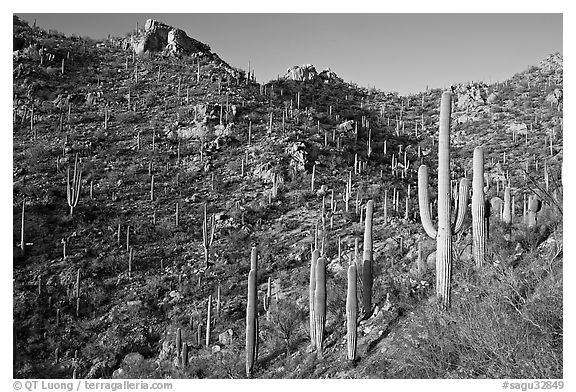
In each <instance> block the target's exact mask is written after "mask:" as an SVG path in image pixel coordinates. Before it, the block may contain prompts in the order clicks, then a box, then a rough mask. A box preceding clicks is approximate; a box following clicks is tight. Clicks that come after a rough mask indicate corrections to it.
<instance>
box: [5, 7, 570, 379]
mask: <svg viewBox="0 0 576 392" xmlns="http://www.w3.org/2000/svg"><path fill="white" fill-rule="evenodd" d="M163 26H165V25H163V24H161V23H160V22H150V23H147V25H146V27H145V29H144V31H143V32H141V33H140V35H137V36H134V37H127V38H121V39H120V38H111V39H108V40H103V41H90V40H84V39H79V38H75V37H64V36H62V35H60V34H55V33H48V32H45V31H42V30H40V29H38V28H35V27H30V26H28V25H27V24H26V23H25V22H22V21H20V20H18V19H17V18H16V17H15V18H14V55H13V59H14V60H13V68H14V74H13V83H14V84H13V89H14V103H13V124H14V125H13V139H14V151H13V167H14V174H13V178H14V183H13V195H14V196H13V214H14V215H13V221H14V228H13V243H14V247H13V253H14V256H13V270H14V314H13V316H14V377H15V378H27V377H34V378H71V377H77V378H112V377H117V378H243V377H246V371H245V358H246V353H245V347H246V346H245V336H246V320H247V318H246V311H247V295H248V290H247V285H248V276H249V273H250V270H251V269H252V266H251V260H250V256H251V250H252V247H256V249H257V252H258V262H257V264H258V267H257V273H255V278H256V284H257V286H256V287H257V293H256V294H257V304H254V305H255V309H256V311H257V312H258V314H259V315H258V316H257V317H258V332H257V338H258V339H257V342H258V350H257V351H258V355H257V358H256V360H255V365H254V368H253V372H252V374H251V376H252V377H255V378H326V377H330V378H413V377H415V378H515V377H518V378H562V376H563V363H562V343H563V320H562V293H563V290H562V259H563V256H562V179H561V167H562V157H563V124H562V89H563V88H562V83H563V74H562V57H561V56H559V55H552V56H550V58H548V59H546V60H544V61H543V62H541V63H540V64H538V65H537V66H533V67H531V68H530V69H528V70H525V71H523V72H519V73H518V74H516V75H514V76H513V77H512V78H510V79H509V80H507V81H505V82H500V83H496V84H492V85H487V84H485V83H479V82H475V83H467V84H463V85H457V86H453V87H452V98H453V99H452V101H453V106H452V108H453V110H452V113H451V116H450V117H451V125H452V130H451V140H450V142H451V149H452V150H451V167H450V170H451V172H452V173H451V175H452V180H454V181H456V180H457V179H459V178H461V177H467V178H469V179H471V178H472V156H473V151H474V148H475V147H477V146H482V147H483V149H484V156H485V161H484V170H485V190H486V199H487V201H488V204H487V206H489V208H487V210H489V211H490V213H489V239H488V241H487V247H486V256H485V263H484V266H483V267H482V268H480V269H478V268H476V267H475V263H474V259H473V255H472V250H471V243H472V228H471V226H472V218H471V214H470V213H467V215H466V216H465V218H464V221H463V226H462V231H461V232H460V233H459V234H458V235H457V236H454V241H453V254H454V256H453V267H452V295H451V299H452V304H451V307H450V309H448V310H442V309H441V308H439V307H438V305H437V304H436V301H435V286H436V280H435V271H434V269H435V259H436V257H435V250H436V242H435V241H433V240H431V239H429V238H428V237H427V236H426V234H425V232H424V229H423V228H422V224H421V223H420V214H419V209H418V196H417V195H418V186H417V182H418V181H417V179H418V175H417V171H418V166H419V165H420V164H421V163H422V164H426V165H427V166H428V167H429V171H430V192H431V195H430V199H431V200H435V199H436V191H435V189H436V183H437V181H436V167H437V162H438V157H437V151H438V123H439V115H440V111H439V108H440V97H441V94H442V91H440V90H437V89H433V90H429V91H425V92H422V93H420V94H416V95H412V96H408V97H403V96H399V95H397V94H391V93H385V92H382V91H379V90H376V89H370V90H367V89H364V88H359V87H357V86H355V85H352V84H349V83H344V82H343V81H342V80H340V79H339V78H337V76H336V75H335V74H333V72H332V71H326V72H325V73H324V74H325V75H328V76H329V78H328V80H329V82H326V79H325V78H321V75H322V74H323V73H320V74H318V73H317V72H316V71H315V70H314V72H313V73H312V72H311V70H310V69H308V68H307V67H304V68H306V69H307V71H306V72H304V71H303V70H302V67H300V68H299V69H296V68H294V67H293V68H290V69H289V71H288V74H289V75H288V77H285V78H281V79H279V80H276V81H270V82H268V83H265V84H259V83H257V82H256V81H255V80H254V79H253V77H251V74H250V72H249V71H248V72H244V71H242V70H236V69H233V68H232V67H230V66H229V65H228V64H226V63H225V62H224V61H222V60H221V59H220V57H219V56H218V55H216V54H214V53H212V52H210V49H209V46H207V45H206V44H203V43H198V41H195V40H193V39H191V38H190V37H188V38H189V40H186V39H185V38H183V37H184V36H182V33H174V30H173V29H171V28H169V26H168V27H167V28H165V27H163ZM163 29H164V30H167V35H166V41H165V42H164V41H163V38H154V37H155V36H154V35H153V32H154V31H156V33H158V31H160V30H162V32H161V33H158V34H159V36H161V37H164V30H163ZM171 31H172V33H170V32H171ZM184 35H185V33H184ZM170 37H171V38H170ZM175 37H176V38H175ZM178 37H179V38H178ZM186 37H187V36H186ZM179 39H181V40H180V41H179ZM182 40H183V41H182ZM128 42H129V43H130V44H128ZM178 42H185V44H178ZM133 48H140V49H141V50H140V49H138V50H139V53H140V55H136V54H135V51H134V50H133ZM138 50H137V51H138ZM222 55H223V57H225V54H222ZM312 68H313V67H312ZM311 74H314V75H318V76H314V77H313V78H310V77H309V75H311ZM303 75H308V77H306V78H305V77H304V76H303ZM505 186H509V187H510V188H509V189H510V194H511V197H512V199H513V202H512V205H513V210H512V211H513V214H512V215H513V217H512V221H511V223H505V222H503V219H502V214H501V213H500V211H501V210H502V207H501V205H503V204H504V203H503V201H504V199H505V196H504V187H505ZM454 188H456V187H454ZM535 195H536V196H537V199H535V200H536V202H535V205H537V206H538V207H539V208H536V207H532V203H530V205H529V203H528V202H529V200H532V198H533V197H534V196H535ZM368 200H373V202H374V214H373V221H372V227H373V229H372V230H373V234H372V237H373V252H372V253H373V264H372V276H373V283H372V295H371V296H370V305H369V308H367V307H366V306H364V305H363V304H365V303H366V302H365V298H366V294H365V293H366V291H365V289H364V287H366V286H364V285H363V281H362V276H363V275H362V274H360V273H359V274H358V275H359V283H358V293H357V295H358V303H359V308H360V312H359V314H358V328H357V350H356V355H355V360H353V361H350V360H347V341H346V333H347V323H346V319H347V318H346V299H347V289H346V288H347V271H348V266H349V265H350V264H351V263H352V264H357V265H358V266H360V267H361V266H362V264H363V263H362V261H361V260H358V261H357V262H356V263H355V260H357V259H361V258H362V257H360V256H357V255H361V254H362V252H363V249H362V248H363V241H362V237H363V234H364V231H365V228H364V227H365V221H366V217H365V214H366V209H365V205H366V203H367V201H368ZM432 204H433V205H432V207H431V209H432V211H433V213H434V215H435V213H436V211H437V206H436V205H435V204H434V203H432ZM358 239H359V241H358V242H356V240H358ZM314 248H316V249H318V250H319V251H320V255H321V256H322V258H323V259H324V260H325V262H326V283H325V284H326V316H325V328H323V331H324V338H323V347H322V350H321V352H320V351H319V350H317V349H315V348H314V347H313V346H312V345H311V344H310V326H311V325H313V324H311V323H310V321H309V304H310V302H309V292H310V291H309V290H310V289H309V280H310V263H311V258H312V251H313V249H314ZM208 315H210V316H208ZM208 317H210V318H209V323H208V325H209V328H207V320H208ZM207 330H208V333H207Z"/></svg>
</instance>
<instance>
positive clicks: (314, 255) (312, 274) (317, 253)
mask: <svg viewBox="0 0 576 392" xmlns="http://www.w3.org/2000/svg"><path fill="white" fill-rule="evenodd" d="M319 257H320V251H319V250H318V249H315V250H314V251H313V252H312V261H311V263H310V286H309V309H310V311H309V313H310V341H311V342H312V346H313V347H316V327H315V325H316V324H315V321H314V292H315V290H316V262H317V261H318V258H319Z"/></svg>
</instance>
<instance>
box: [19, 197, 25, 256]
mask: <svg viewBox="0 0 576 392" xmlns="http://www.w3.org/2000/svg"><path fill="white" fill-rule="evenodd" d="M25 214H26V200H22V223H21V226H20V254H21V255H22V256H24V254H25V253H26V237H25V236H24V216H25Z"/></svg>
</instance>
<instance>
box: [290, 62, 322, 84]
mask: <svg viewBox="0 0 576 392" xmlns="http://www.w3.org/2000/svg"><path fill="white" fill-rule="evenodd" d="M317 76H318V72H316V68H314V66H313V65H312V64H305V65H293V66H292V67H290V68H288V69H287V70H286V73H285V74H284V79H287V80H295V81H297V82H305V81H308V80H314V79H316V77H317Z"/></svg>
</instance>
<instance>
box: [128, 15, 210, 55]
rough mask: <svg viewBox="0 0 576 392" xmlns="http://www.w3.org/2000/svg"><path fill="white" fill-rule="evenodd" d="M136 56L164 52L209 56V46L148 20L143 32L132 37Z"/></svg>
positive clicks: (177, 30)
mask: <svg viewBox="0 0 576 392" xmlns="http://www.w3.org/2000/svg"><path fill="white" fill-rule="evenodd" d="M132 47H133V48H134V51H135V52H136V54H139V55H140V54H144V53H147V52H149V53H152V52H164V53H166V54H169V55H193V54H197V55H211V54H212V52H211V51H210V46H208V45H206V44H204V43H202V42H200V41H197V40H195V39H193V38H190V37H188V35H187V34H186V33H185V32H184V31H183V30H180V29H177V28H175V27H172V26H168V25H167V24H164V23H162V22H159V21H157V20H154V19H148V20H147V21H146V25H145V26H144V32H143V33H141V34H139V35H137V36H133V37H132Z"/></svg>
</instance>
